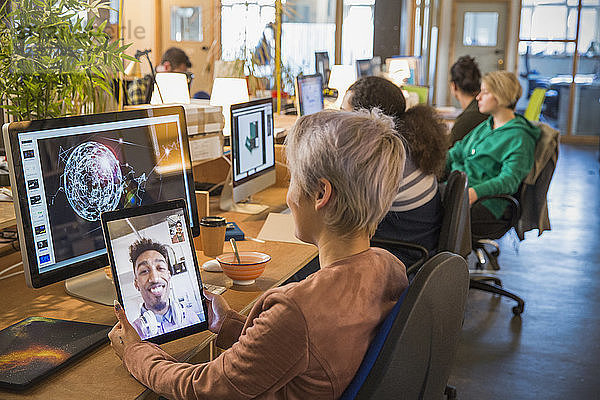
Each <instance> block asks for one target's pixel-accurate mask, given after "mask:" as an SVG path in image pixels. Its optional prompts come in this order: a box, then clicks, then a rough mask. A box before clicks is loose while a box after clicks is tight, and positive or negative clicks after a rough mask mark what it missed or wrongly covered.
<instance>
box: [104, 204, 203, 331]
mask: <svg viewBox="0 0 600 400" xmlns="http://www.w3.org/2000/svg"><path fill="white" fill-rule="evenodd" d="M183 212H184V211H183V209H176V210H167V211H160V212H155V213H152V214H145V215H139V216H134V217H129V218H124V219H116V220H113V221H108V222H107V224H106V227H107V240H110V251H111V253H112V257H111V259H112V260H113V263H114V265H113V266H114V268H115V270H116V275H117V276H116V278H117V279H116V281H117V282H118V288H119V292H120V295H121V296H120V297H121V301H122V305H123V308H124V309H125V314H126V315H127V319H128V320H129V322H130V323H131V324H132V325H133V327H134V328H135V329H136V331H137V332H138V334H139V335H140V337H141V338H142V339H150V338H153V337H157V336H160V335H163V334H166V333H169V332H173V331H176V330H179V329H181V328H185V327H188V326H192V325H196V324H200V323H202V322H205V321H206V315H205V313H204V308H203V306H202V296H201V294H200V288H201V285H202V283H201V280H200V276H199V274H198V271H197V270H196V267H195V265H196V264H195V263H194V254H193V247H192V246H191V244H190V240H193V238H190V237H189V235H188V232H189V231H188V227H187V225H186V220H185V217H184V215H183ZM108 238H110V239H108ZM132 258H134V260H133V261H132Z"/></svg>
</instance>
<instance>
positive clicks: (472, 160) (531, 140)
mask: <svg viewBox="0 0 600 400" xmlns="http://www.w3.org/2000/svg"><path fill="white" fill-rule="evenodd" d="M521 93H522V89H521V85H520V84H519V81H518V79H517V77H516V76H515V74H513V73H511V72H507V71H494V72H490V73H489V74H487V75H485V76H484V77H483V79H482V82H481V91H480V93H479V94H478V95H477V103H478V106H479V111H480V112H482V113H486V114H490V117H489V118H488V119H487V120H486V121H483V122H482V123H481V124H479V125H478V126H477V127H476V128H475V129H473V130H472V131H471V132H470V133H469V134H467V136H465V137H464V138H463V139H462V140H461V141H459V142H456V143H455V144H454V146H453V147H452V148H451V149H450V150H449V151H448V158H447V161H446V166H447V169H448V170H449V171H453V170H460V171H464V172H465V173H466V174H467V177H468V178H469V203H470V204H473V203H474V202H475V201H476V200H477V199H478V198H479V197H484V196H492V195H498V194H514V193H516V192H517V190H518V188H519V185H520V183H521V181H523V179H524V178H525V176H527V174H528V173H529V171H530V170H531V167H532V166H533V157H534V152H535V144H536V142H537V140H538V138H539V136H540V130H539V128H538V127H536V126H534V125H532V124H531V123H530V122H529V121H528V120H526V119H525V118H524V117H523V116H522V115H519V114H516V113H515V111H514V110H515V106H516V104H517V101H518V100H519V97H521ZM505 209H506V203H505V202H504V201H502V200H487V201H484V202H482V205H481V206H480V207H474V208H473V209H472V210H471V219H472V221H473V222H475V223H474V224H472V225H473V226H472V227H473V230H475V229H476V221H478V220H489V219H490V218H495V219H503V218H502V217H503V214H504V212H505Z"/></svg>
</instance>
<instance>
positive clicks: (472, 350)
mask: <svg viewBox="0 0 600 400" xmlns="http://www.w3.org/2000/svg"><path fill="white" fill-rule="evenodd" d="M560 150H561V153H560V156H559V161H558V166H557V170H556V172H555V175H554V178H553V180H552V183H551V186H550V193H549V207H550V221H551V223H552V231H550V232H545V233H544V234H543V235H542V236H541V237H537V232H530V233H529V234H528V235H527V238H526V240H525V241H523V242H521V243H520V244H519V245H518V247H516V246H515V242H516V241H517V239H516V236H510V235H509V236H505V237H504V238H503V239H502V240H501V248H502V254H501V255H500V259H499V262H500V265H501V270H500V271H498V272H497V275H498V276H499V277H500V278H501V279H502V281H503V283H504V286H505V287H506V288H508V289H510V290H514V291H515V292H516V293H517V294H518V295H520V296H521V297H523V298H524V300H525V312H524V313H523V315H522V316H521V317H520V318H519V317H513V314H512V312H511V308H512V306H513V305H514V304H515V303H514V302H513V301H512V300H509V299H506V298H502V299H501V298H499V297H498V296H493V295H491V294H489V293H483V292H478V291H475V290H471V291H470V293H469V299H468V303H467V311H466V315H465V322H464V327H463V332H462V338H461V343H460V347H459V350H458V353H457V356H456V359H455V366H454V369H453V373H452V375H451V377H450V384H453V385H454V386H456V388H457V390H458V398H459V399H598V398H600V176H599V168H600V165H599V163H598V151H597V147H595V146H591V147H586V146H574V145H561V149H560Z"/></svg>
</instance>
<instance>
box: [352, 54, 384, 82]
mask: <svg viewBox="0 0 600 400" xmlns="http://www.w3.org/2000/svg"><path fill="white" fill-rule="evenodd" d="M380 74H381V57H379V56H375V57H373V58H367V59H363V60H356V77H357V78H360V77H363V76H379V75H380Z"/></svg>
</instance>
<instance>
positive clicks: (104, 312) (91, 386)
mask: <svg viewBox="0 0 600 400" xmlns="http://www.w3.org/2000/svg"><path fill="white" fill-rule="evenodd" d="M285 193H286V189H285V188H282V187H273V188H270V189H267V190H265V191H264V192H261V193H259V194H257V195H256V196H254V199H255V200H256V201H258V202H261V203H263V204H267V205H270V206H272V207H273V209H274V210H276V211H279V210H280V209H281V207H283V205H282V199H284V198H285ZM211 212H212V211H211ZM220 214H221V215H224V216H225V217H227V218H228V219H230V220H233V221H236V222H237V224H238V225H239V226H240V228H241V229H242V230H243V231H244V232H245V233H246V235H247V236H252V237H256V236H257V235H258V232H259V231H260V228H261V227H262V224H263V222H264V218H265V217H266V214H263V215H259V216H247V215H240V214H233V213H220ZM238 246H239V248H240V250H242V251H243V250H255V251H261V252H264V253H267V254H269V255H271V257H272V259H271V261H270V263H269V264H268V265H267V268H266V269H265V272H264V273H263V275H262V276H260V277H259V278H258V279H257V280H256V283H255V284H254V285H251V286H246V287H239V286H235V287H232V281H231V279H229V278H227V277H226V276H225V275H224V274H222V273H214V272H204V271H202V272H201V275H202V279H203V281H206V282H207V283H212V284H216V285H221V286H226V287H227V288H228V290H227V291H225V293H224V294H223V296H224V297H225V299H226V300H227V302H228V303H229V304H230V305H231V307H232V308H234V309H235V310H238V311H241V312H242V313H247V312H248V311H249V310H250V308H251V307H252V305H253V304H254V302H255V301H256V299H257V298H258V297H259V296H260V295H261V294H262V293H263V292H264V291H265V290H267V289H269V288H271V287H275V286H278V285H280V284H281V283H283V282H284V281H285V280H287V279H288V278H289V277H290V276H292V275H293V274H294V273H295V272H297V271H298V270H299V269H300V268H302V267H303V266H304V265H306V264H307V263H308V262H310V261H311V260H312V259H313V258H314V257H315V256H316V255H317V249H316V247H314V246H311V245H302V244H294V243H283V242H266V243H264V244H262V243H257V242H253V241H242V242H238ZM197 256H198V263H199V265H201V264H202V263H203V262H204V261H206V260H207V258H206V257H205V256H204V255H203V253H202V252H198V254H197ZM18 261H20V254H18V253H13V254H11V255H9V256H6V257H4V258H3V259H0V265H2V266H9V265H12V264H14V263H16V262H18ZM0 292H2V293H5V295H4V304H3V307H2V311H1V312H0V329H2V328H5V327H7V326H9V325H12V324H14V323H15V322H18V321H20V320H22V319H24V318H26V317H29V316H35V315H42V316H46V317H52V318H62V319H71V320H77V321H87V322H95V323H101V324H107V325H113V324H114V323H115V322H116V319H115V317H114V314H113V311H112V308H111V307H106V306H102V305H99V304H96V303H92V302H88V301H85V300H80V299H77V298H74V297H71V296H69V295H67V294H66V293H65V291H64V285H63V284H62V283H56V284H54V285H50V286H47V287H45V288H42V289H30V288H27V287H26V286H25V281H24V279H23V275H19V276H15V277H12V278H9V279H6V280H2V281H0ZM213 338H214V335H213V334H211V333H210V332H208V331H207V332H202V333H198V334H195V335H193V336H189V337H187V338H183V339H179V340H176V341H173V342H170V343H166V344H164V345H162V346H161V347H162V348H163V349H164V350H165V351H167V352H168V353H170V354H172V355H173V356H175V357H177V358H179V359H184V358H185V359H188V358H190V356H191V355H192V354H197V353H199V352H200V351H202V350H203V349H205V348H206V347H207V346H208V344H209V343H210V341H211V340H212V339H213ZM149 394H151V393H150V391H148V390H146V391H145V388H144V386H142V385H141V384H139V383H138V382H137V381H136V380H135V379H133V378H132V377H131V375H129V373H128V372H127V371H126V370H125V369H124V368H123V367H122V365H121V362H120V360H119V359H118V358H117V356H116V355H115V354H114V353H113V351H112V350H111V348H110V346H108V345H104V346H102V347H101V348H99V349H98V350H96V351H95V352H93V353H92V354H89V355H87V356H85V357H84V358H83V359H81V360H79V361H78V362H76V363H75V364H73V365H70V366H67V367H66V368H65V369H63V370H61V371H59V372H58V373H56V374H53V375H52V376H50V377H49V378H47V379H45V380H44V381H43V382H41V383H39V384H38V385H37V386H34V387H33V388H32V389H31V390H29V391H26V392H22V393H14V392H8V391H3V390H0V398H1V399H6V400H9V399H25V398H27V399H54V398H57V399H82V398H95V399H100V398H102V399H129V398H136V397H138V396H140V395H149Z"/></svg>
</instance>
